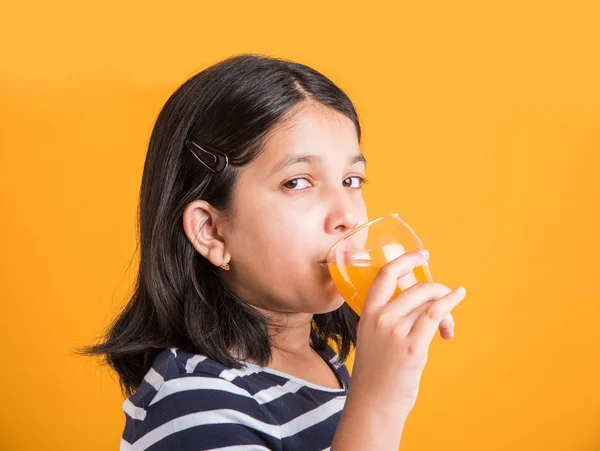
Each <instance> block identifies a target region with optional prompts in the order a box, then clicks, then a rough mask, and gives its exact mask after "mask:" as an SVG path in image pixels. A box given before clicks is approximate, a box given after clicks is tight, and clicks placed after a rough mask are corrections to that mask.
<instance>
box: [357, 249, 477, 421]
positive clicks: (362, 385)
mask: <svg viewBox="0 0 600 451" xmlns="http://www.w3.org/2000/svg"><path fill="white" fill-rule="evenodd" d="M427 259H428V254H426V253H425V254H422V253H420V252H411V253H406V254H404V255H402V256H400V257H398V258H396V259H395V260H392V261H391V262H389V263H388V264H387V265H385V266H384V267H382V268H381V270H380V271H379V274H378V275H377V277H376V278H375V280H374V281H373V284H372V285H371V288H370V290H369V294H368V295H367V299H366V300H365V304H364V307H363V311H362V314H361V318H360V321H359V326H360V327H359V329H358V331H357V334H358V336H357V345H356V355H355V360H354V366H353V371H352V381H351V384H350V389H349V391H348V399H350V398H351V397H352V398H353V399H354V402H357V401H358V402H359V404H361V405H363V406H364V408H367V409H369V410H371V409H374V410H375V411H377V412H379V413H381V414H383V415H385V416H386V417H388V418H389V417H392V418H398V419H399V420H401V419H405V418H406V417H407V416H408V414H409V413H410V412H411V411H412V409H413V407H414V405H415V402H416V399H417V394H418V392H419V382H420V380H421V375H422V372H423V370H424V368H425V364H426V362H427V353H428V351H429V346H430V343H431V340H432V339H433V337H434V336H435V333H436V331H437V330H438V328H440V331H441V333H442V337H444V338H452V337H451V335H452V334H451V332H450V331H451V330H453V328H454V321H453V319H452V316H451V315H450V312H451V311H452V309H453V308H454V307H456V306H457V305H458V304H459V303H460V302H461V301H462V300H463V298H464V297H465V294H466V291H465V290H464V288H462V287H459V288H457V289H456V290H454V291H452V290H451V289H450V288H448V287H446V286H444V285H441V284H439V283H434V282H419V283H417V284H415V285H413V286H411V287H409V288H408V289H406V290H405V291H403V292H402V294H400V295H399V296H397V297H396V298H394V299H391V300H390V298H391V297H392V296H393V294H394V291H395V290H396V287H397V281H398V279H399V278H400V277H402V276H405V275H406V274H408V273H410V272H411V271H412V270H413V269H414V268H415V267H417V266H420V265H423V264H425V263H426V262H427ZM443 321H445V324H442V322H443Z"/></svg>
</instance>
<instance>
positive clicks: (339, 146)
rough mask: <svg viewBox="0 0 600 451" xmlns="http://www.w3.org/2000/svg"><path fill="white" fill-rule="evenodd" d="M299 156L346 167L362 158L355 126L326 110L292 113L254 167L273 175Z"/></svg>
mask: <svg viewBox="0 0 600 451" xmlns="http://www.w3.org/2000/svg"><path fill="white" fill-rule="evenodd" d="M297 154H312V155H317V156H320V157H322V160H323V162H324V163H326V164H327V163H330V164H335V163H340V164H345V163H346V161H347V159H348V157H349V156H354V155H357V154H360V147H359V143H358V137H357V134H356V127H355V125H354V122H352V120H351V119H350V118H348V117H346V116H345V115H344V114H342V113H339V112H338V111H335V110H332V109H330V108H326V107H323V106H309V107H303V108H301V109H299V110H298V111H295V112H291V114H290V115H289V117H288V118H286V119H285V120H284V121H283V122H282V123H281V124H280V125H279V126H277V127H276V128H275V129H274V130H273V132H272V133H271V134H270V136H269V137H268V138H267V140H266V142H265V144H264V150H263V152H262V153H261V154H260V156H259V157H258V158H257V159H256V160H255V161H254V164H251V166H254V169H256V170H260V171H261V172H262V171H269V170H270V169H272V167H273V166H274V165H275V164H276V163H277V162H279V161H280V160H282V159H284V158H287V157H290V156H293V155H297Z"/></svg>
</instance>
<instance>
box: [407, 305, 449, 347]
mask: <svg viewBox="0 0 600 451" xmlns="http://www.w3.org/2000/svg"><path fill="white" fill-rule="evenodd" d="M434 302H435V301H427V302H426V303H425V304H423V305H420V306H419V307H417V308H416V309H414V310H413V311H412V312H410V313H409V314H408V315H405V316H404V317H403V318H402V320H401V322H400V323H399V324H398V325H397V326H396V327H397V328H398V327H399V328H400V329H399V331H398V333H399V334H400V335H401V336H403V337H406V336H407V335H408V334H409V333H410V331H411V330H412V328H413V327H414V325H415V323H416V322H417V320H418V319H419V317H420V316H421V315H422V314H423V313H424V312H426V311H427V309H428V308H429V306H430V305H431V304H433V303H434ZM453 333H454V318H453V317H452V314H451V313H448V314H447V315H446V316H445V317H444V319H442V322H441V323H440V335H441V336H442V338H444V339H446V340H449V339H451V338H453Z"/></svg>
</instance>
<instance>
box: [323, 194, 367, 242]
mask: <svg viewBox="0 0 600 451" xmlns="http://www.w3.org/2000/svg"><path fill="white" fill-rule="evenodd" d="M358 221H359V212H358V207H357V206H356V205H354V203H353V202H352V200H351V199H350V196H348V193H347V192H344V191H342V192H341V193H340V194H336V195H332V196H331V207H330V209H329V213H328V215H327V219H326V221H325V229H326V232H327V233H328V234H331V235H342V234H344V233H346V232H348V231H350V230H352V229H354V228H355V227H356V226H357V225H358Z"/></svg>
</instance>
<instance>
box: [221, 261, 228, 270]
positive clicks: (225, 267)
mask: <svg viewBox="0 0 600 451" xmlns="http://www.w3.org/2000/svg"><path fill="white" fill-rule="evenodd" d="M221 268H222V269H224V270H225V271H229V268H230V266H229V264H228V263H223V264H222V265H221Z"/></svg>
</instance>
